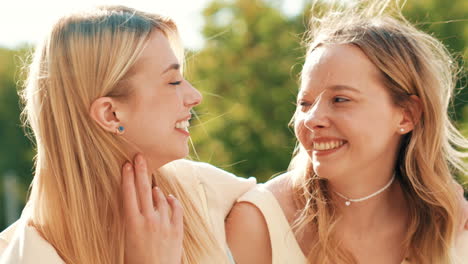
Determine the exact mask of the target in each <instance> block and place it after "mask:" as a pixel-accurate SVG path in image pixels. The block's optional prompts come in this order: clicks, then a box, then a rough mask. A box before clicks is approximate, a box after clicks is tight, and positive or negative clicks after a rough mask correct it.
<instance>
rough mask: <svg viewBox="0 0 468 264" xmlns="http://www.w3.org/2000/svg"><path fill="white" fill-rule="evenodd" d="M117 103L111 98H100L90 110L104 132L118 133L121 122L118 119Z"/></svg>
mask: <svg viewBox="0 0 468 264" xmlns="http://www.w3.org/2000/svg"><path fill="white" fill-rule="evenodd" d="M115 111H116V101H115V100H113V99H112V98H110V97H99V98H98V99H96V100H95V101H94V102H93V103H92V104H91V108H90V110H89V114H90V115H91V118H92V119H93V120H94V121H96V123H97V124H98V125H100V126H101V127H102V128H104V130H106V131H108V132H111V133H118V132H119V128H120V127H121V124H120V123H121V122H120V120H119V119H118V118H117V115H116V113H115Z"/></svg>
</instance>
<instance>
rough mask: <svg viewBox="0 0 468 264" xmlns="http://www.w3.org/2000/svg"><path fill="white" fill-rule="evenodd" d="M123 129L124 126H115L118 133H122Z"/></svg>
mask: <svg viewBox="0 0 468 264" xmlns="http://www.w3.org/2000/svg"><path fill="white" fill-rule="evenodd" d="M124 130H125V128H124V127H123V126H119V127H118V128H117V131H118V133H119V134H122V133H123V132H124Z"/></svg>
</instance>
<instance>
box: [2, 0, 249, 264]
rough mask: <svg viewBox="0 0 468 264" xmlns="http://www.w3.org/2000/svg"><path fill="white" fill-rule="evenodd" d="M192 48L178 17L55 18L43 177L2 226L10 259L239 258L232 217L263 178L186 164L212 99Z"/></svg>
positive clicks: (34, 91)
mask: <svg viewBox="0 0 468 264" xmlns="http://www.w3.org/2000/svg"><path fill="white" fill-rule="evenodd" d="M180 47H181V43H180V41H179V36H178V33H177V28H176V26H175V24H174V23H173V22H172V21H171V20H170V19H168V18H165V17H162V16H159V15H156V14H150V13H145V12H141V11H137V10H134V9H131V8H127V7H123V6H105V7H98V8H94V9H91V10H88V11H83V12H77V13H73V14H70V15H67V16H64V17H62V18H61V19H59V20H58V21H57V22H56V23H55V24H54V25H53V27H52V28H51V29H50V31H49V33H48V34H47V38H46V39H45V41H44V42H43V43H42V45H40V46H38V47H37V48H36V51H35V56H34V59H33V62H32V63H31V65H30V71H29V74H28V80H27V83H26V87H25V88H24V91H23V99H24V102H25V109H24V114H25V117H26V119H27V120H26V121H27V122H28V123H29V125H30V127H31V129H32V131H33V133H34V139H35V143H36V146H37V159H36V167H35V175H34V181H33V183H32V188H31V195H30V197H29V201H28V204H27V206H26V208H25V210H24V211H23V215H22V216H21V218H20V220H19V221H18V222H17V223H15V224H14V225H13V226H11V227H10V228H8V229H7V230H6V231H4V232H3V233H2V234H0V254H1V256H0V257H1V259H0V262H1V263H23V264H26V263H37V261H41V262H43V263H64V262H65V263H77V264H78V263H100V264H116V263H139V264H141V263H154V262H151V261H156V262H157V263H224V262H226V261H228V260H227V255H226V254H225V248H224V241H225V239H224V227H223V223H224V217H225V215H226V214H227V212H228V210H229V209H230V207H231V206H232V204H233V202H234V200H235V198H236V197H237V196H239V195H240V194H241V193H242V192H244V191H246V190H247V189H248V188H250V187H252V185H254V184H255V182H254V181H252V180H241V179H238V178H236V177H234V176H233V175H230V174H228V173H226V172H223V171H221V170H219V169H216V168H214V167H212V166H209V165H207V164H201V163H195V162H191V161H186V160H180V161H174V160H176V159H181V158H184V157H185V156H186V155H187V154H188V151H189V149H188V146H187V141H188V138H189V136H190V134H189V132H188V129H187V128H188V124H189V123H188V120H189V119H190V117H191V114H190V112H191V110H192V108H193V107H194V106H196V105H198V104H199V103H200V102H201V99H202V98H201V95H200V93H199V92H198V91H197V90H196V89H195V88H194V87H192V86H191V85H190V83H188V82H187V81H186V80H185V79H184V77H183V74H182V68H183V50H182V49H181V48H180ZM137 154H138V155H137ZM140 154H144V155H145V156H146V157H147V158H148V162H147V163H146V162H145V161H144V160H143V159H142V156H141V155H140ZM134 156H136V158H135V163H134V165H135V167H136V169H137V172H138V171H144V172H146V173H145V177H140V175H141V174H138V175H134V173H133V170H132V166H131V163H132V160H133V157H134ZM171 161H174V162H172V163H170V164H167V163H169V162H171ZM123 164H125V166H124V167H123V168H124V170H123V172H124V175H125V176H124V177H123V178H122V177H121V172H122V171H121V169H122V165H123ZM166 164H167V165H166ZM163 165H165V167H164V168H162V166H163ZM208 179H209V180H208ZM228 187H229V188H228ZM165 194H171V195H169V196H166V195H165ZM221 195H222V198H221ZM208 205H209V206H208ZM182 215H183V216H182ZM142 230H143V231H144V232H145V235H146V236H145V240H143V239H141V237H139V236H138V235H139V234H141V233H142V232H141V231H142ZM142 245H143V246H142ZM147 245H149V246H147ZM144 246H147V247H144Z"/></svg>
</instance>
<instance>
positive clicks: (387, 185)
mask: <svg viewBox="0 0 468 264" xmlns="http://www.w3.org/2000/svg"><path fill="white" fill-rule="evenodd" d="M394 180H395V174H393V176H392V178H391V179H390V181H389V182H388V183H387V184H386V185H385V186H384V187H383V188H382V189H380V190H378V191H376V192H375V193H372V194H370V195H368V196H366V197H362V198H358V199H351V198H348V197H346V196H344V195H343V194H341V193H339V192H336V191H335V193H336V194H337V195H338V196H340V197H341V198H343V199H345V205H346V206H350V205H351V202H353V203H357V202H362V201H365V200H367V199H370V198H372V197H374V196H376V195H379V194H380V193H382V192H383V191H385V190H386V189H387V188H388V187H390V185H392V183H393V181H394Z"/></svg>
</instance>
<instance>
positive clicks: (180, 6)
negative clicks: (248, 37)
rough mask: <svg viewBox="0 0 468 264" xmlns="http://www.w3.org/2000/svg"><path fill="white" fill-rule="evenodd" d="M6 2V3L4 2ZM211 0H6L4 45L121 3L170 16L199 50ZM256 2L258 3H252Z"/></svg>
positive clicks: (293, 2)
mask: <svg viewBox="0 0 468 264" xmlns="http://www.w3.org/2000/svg"><path fill="white" fill-rule="evenodd" d="M3 1H6V2H3ZM210 1H211V0H126V1H125V0H73V1H67V0H61V1H60V0H2V2H3V3H1V2H0V6H1V7H2V8H1V10H0V46H2V47H7V48H14V47H16V46H18V45H20V44H22V43H32V44H35V43H37V42H38V41H40V40H41V38H42V36H43V35H44V32H45V31H46V30H47V28H48V26H49V25H50V24H51V23H52V22H53V21H55V19H56V18H57V17H59V16H60V15H62V14H64V13H68V12H71V11H73V10H79V9H84V8H88V7H92V6H95V5H103V4H121V5H127V6H130V7H134V8H137V9H141V10H144V11H147V12H153V13H159V14H162V15H165V16H169V17H171V18H172V19H174V20H175V22H176V23H177V25H178V27H179V30H180V34H181V37H182V40H183V42H184V45H185V46H186V47H187V48H190V49H199V48H201V47H202V46H203V43H204V40H203V37H202V35H201V29H202V27H203V19H202V16H201V11H202V10H203V8H204V7H206V5H207V4H209V2H210ZM252 1H254V0H252ZM282 3H283V4H282V10H283V12H284V13H285V14H287V15H294V14H297V13H298V12H299V11H300V10H301V7H302V5H303V3H304V0H282Z"/></svg>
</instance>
